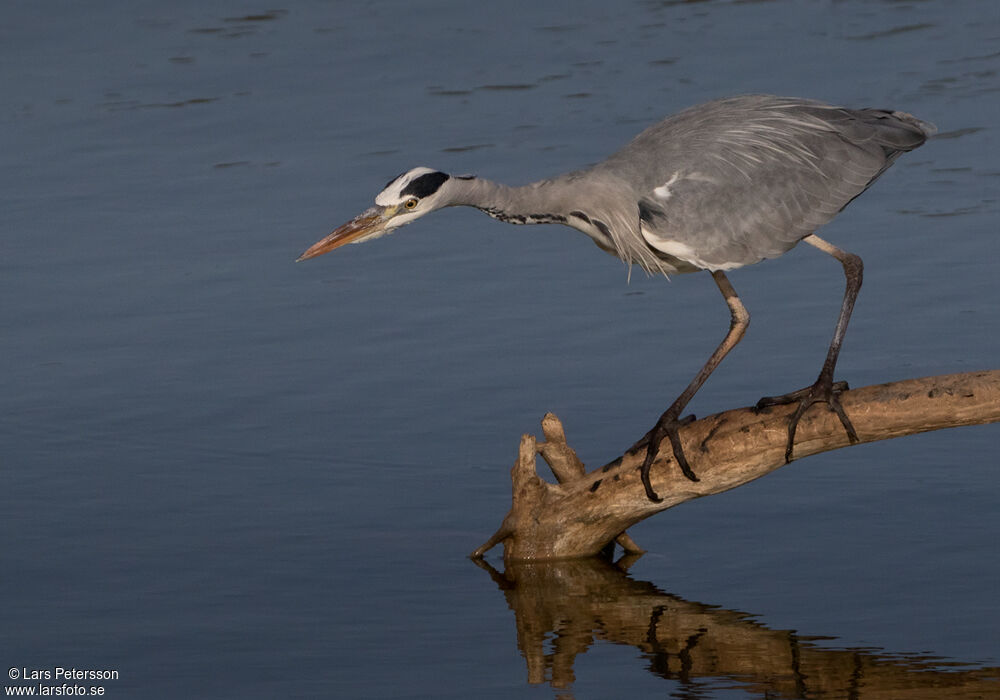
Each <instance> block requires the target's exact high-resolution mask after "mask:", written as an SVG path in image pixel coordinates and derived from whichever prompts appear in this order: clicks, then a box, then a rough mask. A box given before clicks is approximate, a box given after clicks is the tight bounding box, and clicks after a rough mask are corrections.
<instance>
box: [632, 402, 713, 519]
mask: <svg viewBox="0 0 1000 700" xmlns="http://www.w3.org/2000/svg"><path fill="white" fill-rule="evenodd" d="M694 421H695V417H694V416H693V415H689V416H684V417H683V418H680V419H678V418H676V417H675V416H672V415H670V412H669V411H668V412H667V413H665V414H663V415H662V416H661V417H660V420H659V421H658V422H657V423H656V425H654V426H653V429H652V430H650V431H649V432H648V433H646V434H645V435H643V436H642V438H641V439H640V440H639V441H638V442H637V443H635V444H634V445H632V447H631V448H629V450H628V451H629V452H630V453H635V452H637V451H638V450H641V449H642V448H643V447H645V448H646V457H645V459H644V460H643V462H642V468H641V470H640V472H639V473H640V476H641V477H642V487H643V488H644V489H646V498H648V499H649V500H650V501H652V502H653V503H660V502H662V501H663V499H662V498H660V497H659V496H658V495H656V491H654V490H653V485H652V484H650V483H649V469H650V467H652V466H653V462H654V461H655V460H656V456H657V454H659V452H660V443H661V442H662V441H663V438H669V440H670V446H671V447H672V448H673V451H674V460H676V462H677V466H679V467H680V468H681V471H682V472H683V473H684V476H686V477H687V478H688V479H690V480H691V481H698V477H697V476H695V474H694V472H693V471H691V466H690V465H689V464H688V461H687V457H685V456H684V448H683V447H681V441H680V438H679V437H678V435H677V431H678V430H679V429H680V428H682V427H684V426H685V425H687V424H689V423H693V422H694Z"/></svg>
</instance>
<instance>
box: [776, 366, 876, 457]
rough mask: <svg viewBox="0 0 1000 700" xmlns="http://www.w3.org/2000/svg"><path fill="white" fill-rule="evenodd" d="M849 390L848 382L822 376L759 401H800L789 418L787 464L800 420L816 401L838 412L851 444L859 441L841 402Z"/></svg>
mask: <svg viewBox="0 0 1000 700" xmlns="http://www.w3.org/2000/svg"><path fill="white" fill-rule="evenodd" d="M845 391H847V382H831V381H824V379H823V378H822V377H820V379H819V380H817V381H816V383H815V384H813V385H812V386H807V387H806V388H804V389H799V390H798V391H793V392H790V393H788V394H784V395H782V396H766V397H764V398H762V399H761V400H760V401H758V402H757V408H758V409H761V408H765V407H767V406H780V405H786V404H791V403H796V402H797V403H798V404H799V405H798V406H797V407H796V409H795V412H794V413H792V415H791V416H790V417H789V419H788V441H787V442H786V443H785V464H788V463H789V462H791V461H792V454H793V451H794V446H795V432H796V429H797V428H798V426H799V420H800V419H801V418H802V416H803V415H805V413H806V411H807V410H808V409H809V407H810V406H812V405H813V404H814V403H825V404H826V405H827V407H828V408H829V409H830V410H831V411H833V412H834V413H836V414H837V417H838V418H839V419H840V424H841V425H843V426H844V430H845V431H846V432H847V439H848V440H850V441H851V444H854V443H857V442H858V433H857V431H855V429H854V425H853V424H852V423H851V419H850V418H848V417H847V413H846V412H845V411H844V407H843V405H842V404H841V403H840V395H841V394H842V393H843V392H845Z"/></svg>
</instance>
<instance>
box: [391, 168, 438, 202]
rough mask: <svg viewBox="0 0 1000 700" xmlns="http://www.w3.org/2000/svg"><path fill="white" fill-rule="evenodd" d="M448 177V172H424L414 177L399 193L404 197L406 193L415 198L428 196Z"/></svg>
mask: <svg viewBox="0 0 1000 700" xmlns="http://www.w3.org/2000/svg"><path fill="white" fill-rule="evenodd" d="M448 177H449V175H448V173H442V172H433V173H425V174H423V175H421V176H420V177H417V178H414V179H413V182H411V183H410V184H408V185H407V186H406V187H404V188H403V191H402V192H400V194H401V195H402V196H404V197H405V196H407V195H412V196H414V197H417V198H421V197H429V196H430V195H432V194H434V193H435V192H437V191H438V189H439V188H440V187H441V185H442V184H443V183H444V181H445V180H447V179H448Z"/></svg>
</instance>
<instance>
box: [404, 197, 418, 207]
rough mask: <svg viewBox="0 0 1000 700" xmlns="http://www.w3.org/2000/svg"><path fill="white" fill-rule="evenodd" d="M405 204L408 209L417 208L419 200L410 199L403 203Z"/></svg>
mask: <svg viewBox="0 0 1000 700" xmlns="http://www.w3.org/2000/svg"><path fill="white" fill-rule="evenodd" d="M403 206H404V207H406V208H407V209H413V208H415V207H416V206H417V200H415V199H408V200H406V202H405V203H404V204H403Z"/></svg>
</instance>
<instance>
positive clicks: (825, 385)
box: [757, 234, 864, 464]
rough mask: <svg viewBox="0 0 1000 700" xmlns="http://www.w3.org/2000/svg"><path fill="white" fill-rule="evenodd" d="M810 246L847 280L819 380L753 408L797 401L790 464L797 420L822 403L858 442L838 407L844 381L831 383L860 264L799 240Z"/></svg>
mask: <svg viewBox="0 0 1000 700" xmlns="http://www.w3.org/2000/svg"><path fill="white" fill-rule="evenodd" d="M802 240H803V241H805V242H806V243H809V244H810V245H814V246H816V247H817V248H819V249H820V250H822V251H823V252H824V253H829V254H830V255H832V256H833V257H835V258H836V259H837V260H839V261H840V264H841V265H843V266H844V276H845V277H846V278H847V287H846V289H845V290H844V302H843V304H841V306H840V316H839V317H838V318H837V327H836V328H835V329H834V331H833V340H832V341H831V342H830V349H829V350H827V353H826V361H824V362H823V369H822V370H820V373H819V378H818V379H817V380H816V383H815V384H813V385H812V386H809V387H806V388H805V389H799V390H798V391H793V392H791V393H789V394H785V395H783V396H765V397H764V398H762V399H761V400H760V401H758V402H757V408H758V409H761V408H764V407H765V406H777V405H781V404H789V403H795V402H798V404H799V405H798V408H796V409H795V413H793V414H792V417H791V418H790V419H789V420H788V442H787V443H786V445H785V463H786V464H787V463H788V462H791V461H792V448H793V446H794V444H795V429H796V428H797V427H798V425H799V419H800V418H802V416H803V414H805V412H806V409H808V408H809V407H810V406H812V405H813V404H814V403H825V404H826V405H827V406H829V407H830V410H831V411H834V412H835V413H836V414H837V417H838V418H840V423H841V425H843V426H844V430H846V431H847V438H848V439H849V440H850V441H851V442H852V443H856V442H858V434H857V432H856V431H855V430H854V426H853V425H852V424H851V419H850V418H848V417H847V414H846V413H845V412H844V407H843V406H842V405H841V404H840V394H841V393H842V392H844V391H847V382H834V381H833V371H834V369H835V368H836V366H837V356H838V355H839V354H840V346H841V343H843V342H844V333H845V332H846V331H847V323H848V321H850V320H851V311H853V310H854V300H855V299H857V298H858V292H859V291H860V290H861V278H862V273H863V271H864V265H863V264H862V262H861V258H859V257H858V256H857V255H854V254H853V253H848V252H846V251H843V250H841V249H840V248H838V247H837V246H835V245H832V244H830V243H827V242H826V241H825V240H823V239H822V238H820V237H819V236H817V235H816V234H811V235H809V236H806V237H805V238H803V239H802Z"/></svg>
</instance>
